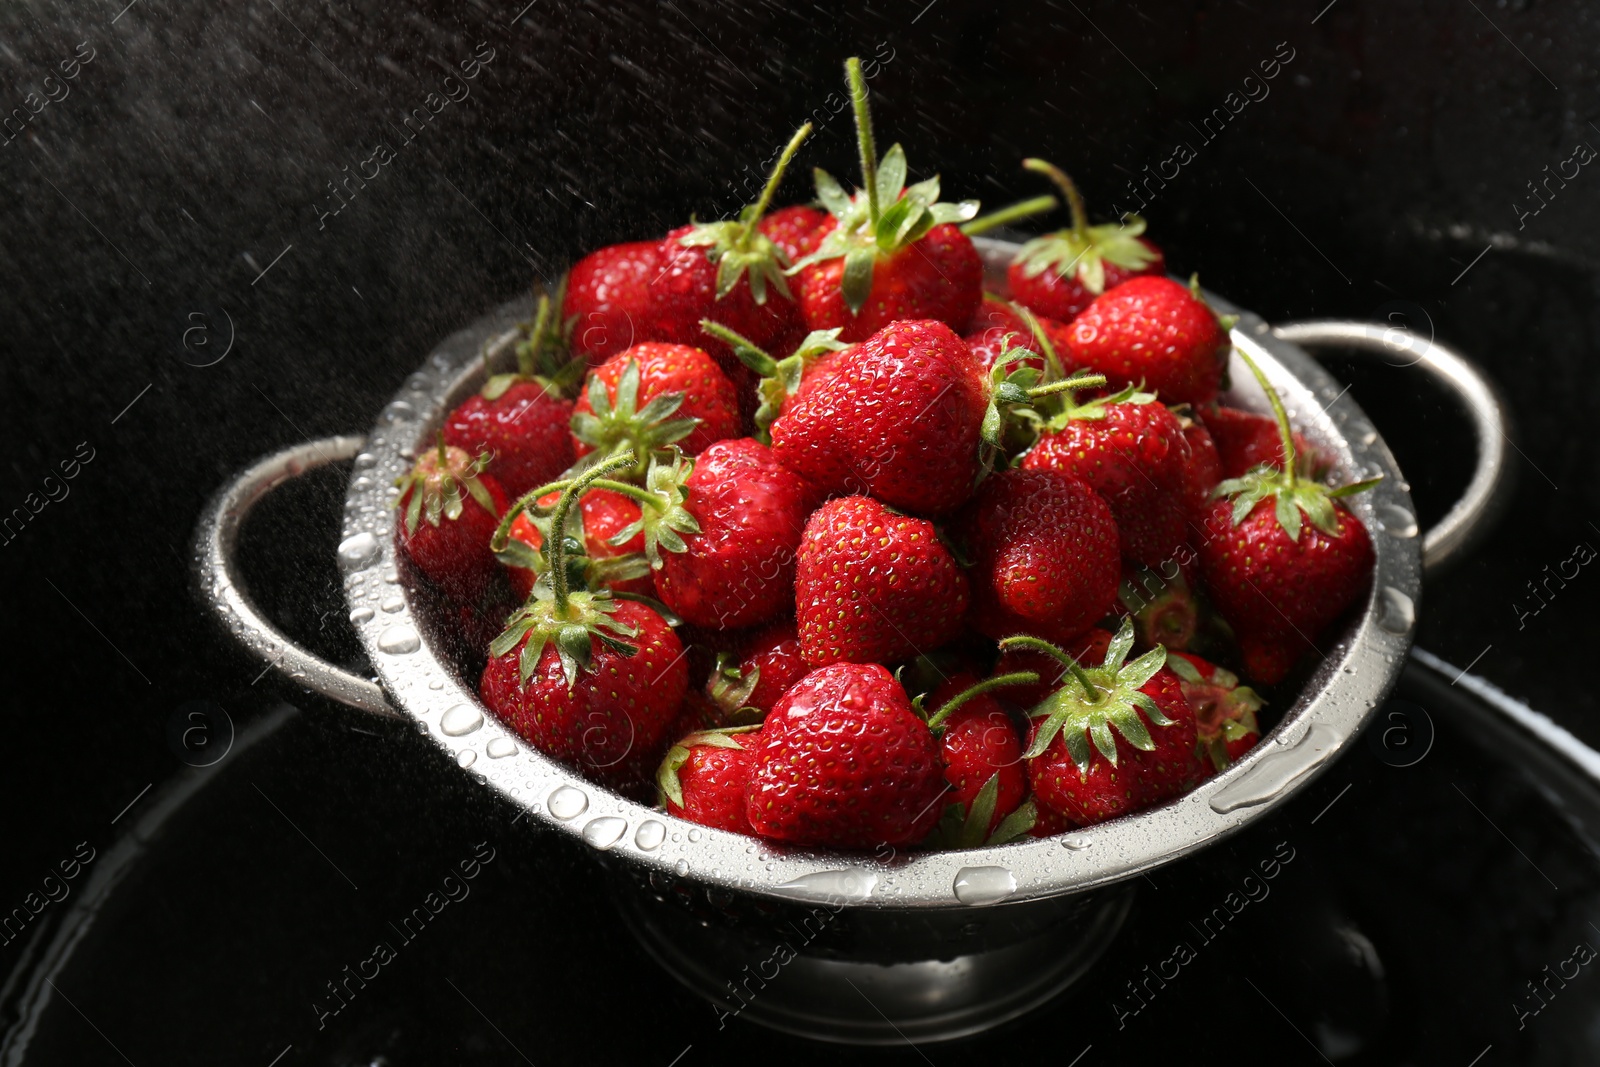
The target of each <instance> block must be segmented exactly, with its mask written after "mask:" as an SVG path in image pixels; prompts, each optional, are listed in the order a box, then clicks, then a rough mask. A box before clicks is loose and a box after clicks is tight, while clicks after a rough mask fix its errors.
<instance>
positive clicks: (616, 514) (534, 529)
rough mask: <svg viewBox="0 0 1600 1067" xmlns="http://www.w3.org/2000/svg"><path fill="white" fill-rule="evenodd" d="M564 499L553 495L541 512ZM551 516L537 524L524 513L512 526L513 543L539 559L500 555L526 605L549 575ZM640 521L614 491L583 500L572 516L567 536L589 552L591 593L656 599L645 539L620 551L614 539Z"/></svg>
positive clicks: (585, 560)
mask: <svg viewBox="0 0 1600 1067" xmlns="http://www.w3.org/2000/svg"><path fill="white" fill-rule="evenodd" d="M560 495H561V494H560V493H547V494H545V495H544V496H542V497H540V498H539V499H538V501H537V504H538V506H539V508H540V509H542V510H546V509H549V508H553V507H554V506H555V504H556V501H557V499H558V498H559V497H560ZM549 520H550V516H548V515H544V516H542V518H541V519H535V518H534V517H533V514H532V513H530V512H528V511H522V512H519V513H518V514H517V516H516V518H514V519H512V520H511V529H510V536H511V541H512V542H514V543H516V544H522V545H526V546H528V548H529V549H531V550H532V551H533V553H534V555H533V556H531V557H529V556H524V555H522V554H521V553H518V552H514V551H505V552H501V554H500V561H501V562H502V563H505V564H506V565H507V570H506V575H507V577H508V578H510V579H511V588H512V589H513V590H515V592H516V594H517V598H518V599H519V600H526V599H528V596H529V595H530V594H531V593H532V592H533V583H534V582H535V581H536V580H537V579H538V577H539V575H541V574H543V573H545V571H546V569H547V568H548V566H549V563H548V561H547V560H546V559H545V557H544V555H543V554H542V553H541V552H540V549H542V548H543V547H544V530H541V529H540V525H541V524H542V525H543V526H544V527H545V529H548V528H549V525H550V522H549ZM638 521H639V505H638V503H636V502H635V501H633V500H630V499H628V497H626V496H624V495H622V494H621V493H616V492H612V491H611V490H609V489H590V490H589V491H588V492H586V493H584V494H583V498H582V499H581V500H580V501H579V503H578V507H576V508H574V509H573V510H572V519H571V520H569V521H568V523H567V536H568V537H572V538H574V539H576V540H577V542H578V544H579V545H580V546H582V548H583V556H582V559H581V561H580V562H581V563H582V565H583V577H584V584H585V585H586V586H588V588H590V589H600V588H602V587H604V588H609V589H612V590H614V591H616V592H619V593H640V594H643V595H645V596H653V595H654V594H655V591H656V586H655V582H654V581H653V580H652V579H651V577H650V564H649V563H648V562H647V561H646V560H645V557H644V535H643V534H642V533H636V534H634V535H633V536H631V537H630V538H628V539H627V540H625V541H623V543H622V544H620V545H614V544H612V543H611V539H612V538H613V537H615V536H617V534H619V533H621V532H622V531H623V530H624V529H627V528H628V527H629V526H632V525H633V524H635V523H637V522H638Z"/></svg>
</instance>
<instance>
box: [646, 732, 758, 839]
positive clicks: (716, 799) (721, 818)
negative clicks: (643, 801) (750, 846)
mask: <svg viewBox="0 0 1600 1067" xmlns="http://www.w3.org/2000/svg"><path fill="white" fill-rule="evenodd" d="M750 729H752V727H743V728H738V729H733V730H706V731H701V732H698V733H692V734H690V735H688V736H687V737H685V738H683V739H682V740H680V741H679V742H678V743H677V744H675V745H673V746H672V747H671V748H670V749H668V750H667V756H666V759H664V760H662V762H661V769H660V770H659V771H657V772H656V785H657V789H658V792H659V795H660V804H661V806H662V807H663V808H664V809H665V810H666V812H667V814H668V815H676V816H677V817H678V818H680V819H688V820H689V821H690V822H697V823H699V824H700V825H702V826H712V827H715V828H716V829H718V830H732V831H733V832H734V833H736V834H751V835H753V834H754V833H755V831H753V830H752V829H750V819H749V817H748V816H747V815H746V813H745V807H746V803H747V797H748V794H749V790H750V772H751V770H753V769H754V767H755V756H754V754H753V753H752V752H751V751H750V749H749V748H747V747H745V742H746V741H747V740H748V738H741V737H740V736H739V734H741V733H748V731H749V730H750Z"/></svg>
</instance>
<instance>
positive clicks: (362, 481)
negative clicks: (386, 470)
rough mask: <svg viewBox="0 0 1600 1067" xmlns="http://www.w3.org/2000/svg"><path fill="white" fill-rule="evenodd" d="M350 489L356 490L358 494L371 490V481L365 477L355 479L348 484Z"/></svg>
mask: <svg viewBox="0 0 1600 1067" xmlns="http://www.w3.org/2000/svg"><path fill="white" fill-rule="evenodd" d="M350 488H352V489H354V490H356V491H357V492H360V491H361V490H363V489H370V488H372V479H371V478H366V477H362V478H357V479H356V480H355V481H353V482H351V483H350Z"/></svg>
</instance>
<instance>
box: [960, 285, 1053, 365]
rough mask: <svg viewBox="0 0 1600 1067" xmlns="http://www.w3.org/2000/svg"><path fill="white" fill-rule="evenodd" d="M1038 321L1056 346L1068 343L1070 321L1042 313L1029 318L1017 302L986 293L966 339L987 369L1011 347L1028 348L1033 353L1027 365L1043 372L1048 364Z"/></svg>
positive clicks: (1026, 360) (1026, 361) (1025, 362)
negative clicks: (1036, 328) (1036, 332)
mask: <svg viewBox="0 0 1600 1067" xmlns="http://www.w3.org/2000/svg"><path fill="white" fill-rule="evenodd" d="M1034 323H1037V324H1038V326H1039V329H1040V330H1042V331H1043V332H1044V334H1045V337H1046V339H1047V340H1048V341H1050V342H1051V343H1052V344H1053V345H1054V347H1056V348H1060V347H1062V346H1063V345H1064V343H1065V338H1066V330H1067V325H1066V323H1064V322H1057V321H1056V320H1055V319H1050V318H1044V317H1042V316H1035V317H1034V318H1033V322H1029V321H1028V318H1027V317H1026V316H1025V315H1024V314H1023V313H1022V312H1021V311H1020V310H1019V309H1018V308H1017V306H1016V305H1015V304H1010V303H1007V302H1006V301H1003V300H1000V299H999V298H997V297H993V296H990V295H988V294H987V293H985V294H984V297H983V303H982V304H980V305H979V307H978V313H977V314H976V315H974V316H973V317H972V322H971V324H970V325H968V327H967V332H966V335H965V336H964V337H963V338H962V340H964V341H966V342H967V346H968V347H969V348H971V349H972V354H973V355H974V356H975V357H977V360H978V362H979V363H980V364H982V365H983V367H984V369H985V370H987V369H989V368H990V367H993V366H994V364H995V361H996V360H998V359H999V358H1000V357H1001V356H1002V355H1004V354H1005V353H1006V352H1008V351H1010V350H1011V349H1013V348H1024V349H1027V350H1028V351H1029V352H1030V353H1032V355H1031V356H1029V357H1028V358H1027V359H1025V360H1024V361H1023V363H1024V365H1026V366H1029V367H1032V368H1034V369H1035V370H1038V371H1040V372H1043V371H1044V369H1045V365H1046V359H1045V353H1044V352H1043V351H1042V348H1043V346H1042V345H1041V344H1040V343H1039V342H1038V341H1037V340H1036V339H1035V337H1034V329H1033V327H1034Z"/></svg>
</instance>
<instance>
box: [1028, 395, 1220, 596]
mask: <svg viewBox="0 0 1600 1067" xmlns="http://www.w3.org/2000/svg"><path fill="white" fill-rule="evenodd" d="M1060 395H1061V396H1064V397H1066V398H1067V400H1066V404H1065V407H1064V408H1063V410H1062V411H1061V412H1060V413H1059V414H1057V415H1055V416H1053V417H1052V418H1051V419H1050V420H1049V421H1047V422H1046V423H1045V428H1044V432H1043V433H1042V434H1041V435H1040V437H1039V440H1038V443H1037V444H1035V445H1034V446H1033V448H1031V449H1030V450H1029V451H1028V453H1027V454H1026V455H1025V456H1023V458H1022V466H1023V469H1025V470H1053V471H1060V472H1061V473H1063V474H1071V475H1075V476H1077V477H1079V478H1081V479H1083V480H1084V481H1085V482H1088V483H1089V485H1091V486H1093V487H1094V489H1095V491H1096V492H1098V493H1099V494H1100V495H1101V496H1102V497H1103V498H1105V501H1106V503H1107V504H1109V505H1110V506H1111V514H1112V515H1113V516H1115V517H1116V520H1117V532H1118V535H1119V536H1120V538H1121V542H1120V543H1121V546H1122V547H1121V551H1122V555H1123V556H1124V557H1125V558H1127V559H1132V560H1136V561H1138V562H1140V563H1143V564H1145V565H1147V566H1151V567H1158V566H1160V565H1161V564H1162V563H1164V562H1166V561H1168V560H1170V559H1171V558H1172V555H1173V553H1174V551H1176V549H1177V547H1178V546H1179V545H1180V544H1182V543H1183V539H1184V535H1185V533H1186V532H1187V530H1186V528H1187V523H1188V510H1189V509H1188V502H1189V501H1188V498H1187V492H1188V485H1187V478H1188V467H1189V461H1190V457H1189V442H1188V439H1187V438H1185V437H1184V435H1183V426H1182V424H1181V423H1179V421H1178V419H1177V417H1176V416H1175V415H1173V414H1172V412H1170V411H1168V410H1167V409H1166V406H1165V405H1163V404H1160V403H1157V402H1156V399H1155V397H1153V396H1151V395H1150V394H1149V393H1138V392H1135V391H1134V390H1133V387H1132V386H1129V387H1127V388H1125V389H1123V390H1122V391H1121V392H1118V393H1114V394H1112V395H1111V396H1108V397H1102V398H1098V399H1095V400H1090V401H1087V402H1085V403H1081V404H1080V403H1078V402H1077V401H1076V400H1075V399H1073V395H1072V392H1071V391H1070V390H1064V391H1063V392H1062V393H1061V394H1060Z"/></svg>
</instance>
